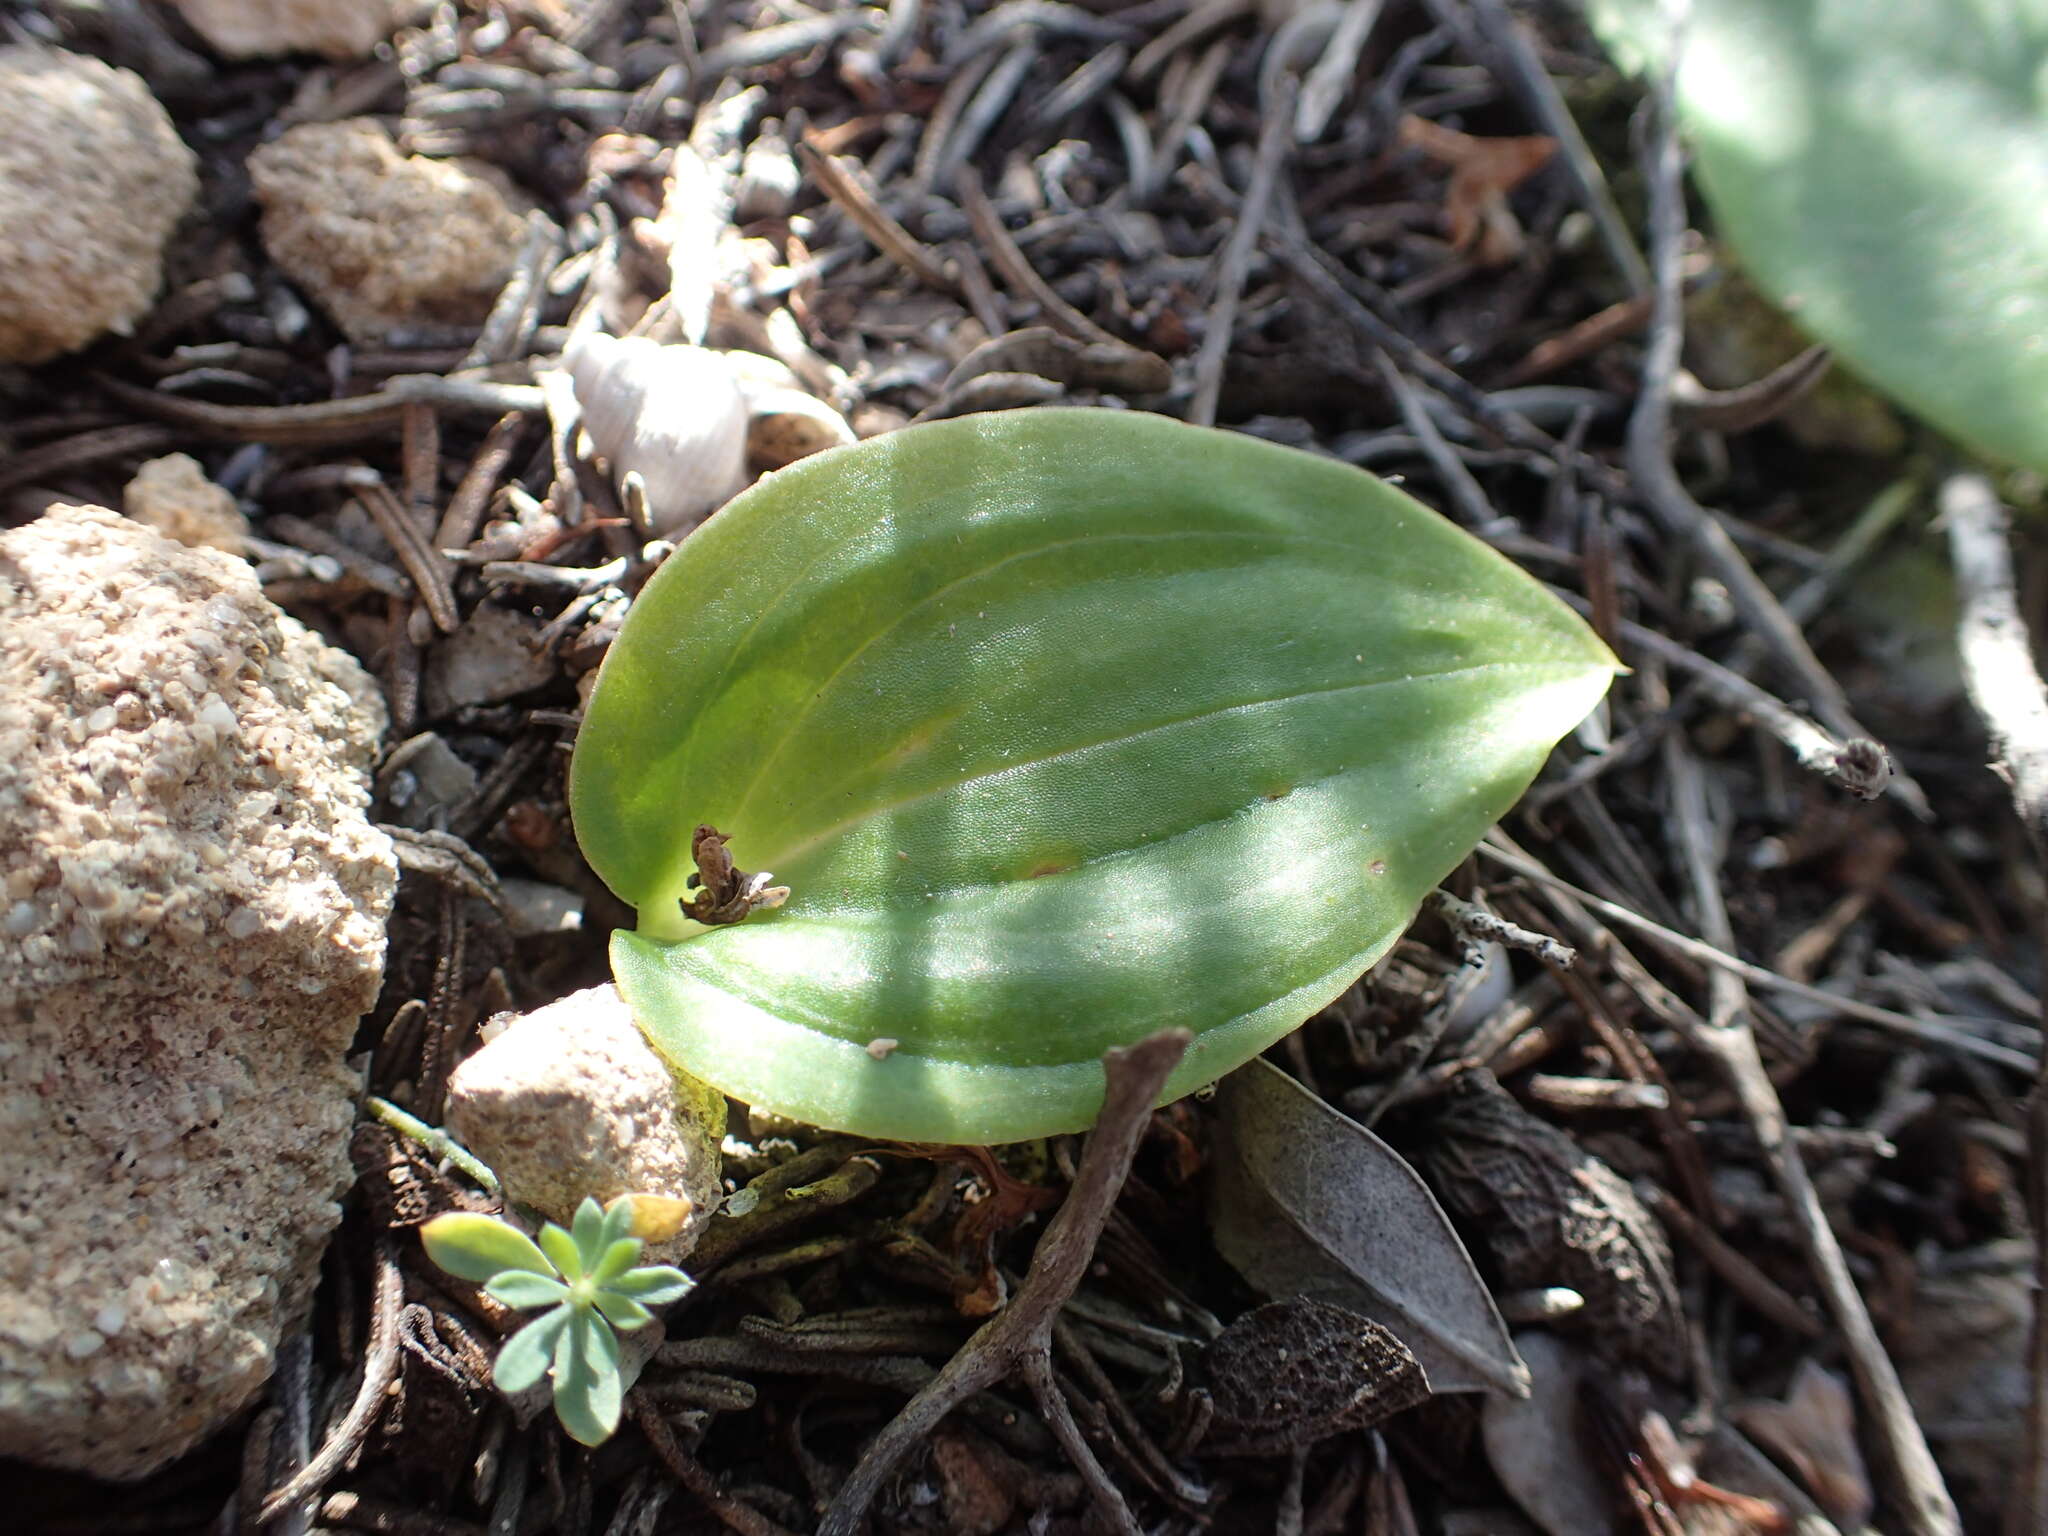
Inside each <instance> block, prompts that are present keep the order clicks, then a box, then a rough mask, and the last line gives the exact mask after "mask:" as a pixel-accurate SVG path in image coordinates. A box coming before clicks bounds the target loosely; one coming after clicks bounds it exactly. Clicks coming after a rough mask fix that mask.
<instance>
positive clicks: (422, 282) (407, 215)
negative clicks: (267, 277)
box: [249, 118, 526, 342]
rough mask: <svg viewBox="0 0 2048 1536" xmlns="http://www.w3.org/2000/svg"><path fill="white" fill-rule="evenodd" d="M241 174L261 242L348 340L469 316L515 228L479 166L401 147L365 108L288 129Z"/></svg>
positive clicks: (479, 305)
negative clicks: (259, 215) (255, 208)
mask: <svg viewBox="0 0 2048 1536" xmlns="http://www.w3.org/2000/svg"><path fill="white" fill-rule="evenodd" d="M249 179H250V182H251V184H252V185H253V186H254V188H255V191H256V199H257V201H258V202H259V203H261V204H262V205H263V221H262V231H263V243H264V245H265V247H266V248H267V249H268V250H269V252H270V254H271V256H272V257H273V258H274V259H275V260H276V262H277V264H278V265H279V266H280V267H282V268H283V269H284V271H285V272H286V274H287V275H289V276H290V278H291V279H292V281H293V282H295V283H297V284H298V285H299V286H300V287H301V288H303V289H304V290H305V291H306V292H307V293H308V294H310V295H311V296H312V297H313V299H314V300H315V301H317V302H318V303H319V305H320V307H321V308H323V309H325V310H326V311H327V313H328V314H329V315H330V316H332V317H333V319H334V322H335V324H337V325H339V326H340V327H341V328H342V330H343V331H345V332H346V333H347V334H348V337H349V339H350V340H351V341H356V342H375V341H381V340H383V339H385V338H386V337H388V336H389V335H390V334H391V333H392V332H393V331H397V330H403V329H405V328H406V327H409V326H462V325H474V324H478V323H480V322H481V321H482V320H483V318H484V316H485V315H486V314H487V313H489V311H490V307H491V301H492V300H493V299H495V298H496V297H497V296H498V290H499V289H500V288H502V287H503V286H504V283H505V279H506V277H507V276H508V275H509V273H510V272H511V269H512V264H513V262H514V260H515V259H516V258H517V256H518V253H519V247H520V241H521V239H522V238H523V236H524V234H525V229H526V226H525V224H524V222H523V221H522V219H521V218H520V215H519V214H518V213H517V212H516V211H514V209H513V208H512V206H511V204H510V203H509V202H507V201H506V198H505V194H504V192H503V191H502V190H501V189H500V187H499V185H498V183H497V182H495V181H494V180H492V179H491V178H490V177H489V176H487V175H483V174H480V170H479V168H476V167H470V166H465V165H463V164H462V163H460V162H457V161H452V160H429V159H427V158H425V157H424V156H421V155H413V156H411V157H409V158H408V157H407V156H404V155H401V154H400V153H399V152H398V146H397V145H395V144H394V143H392V141H391V135H390V134H388V133H386V132H385V131H384V129H383V128H382V127H381V126H379V125H378V124H377V123H375V122H373V121H371V120H370V119H368V118H351V119H349V120H347V121H345V122H339V123H307V124H304V125H303V126H301V127H298V128H294V129H292V130H290V131H289V132H288V133H285V134H284V135H283V136H281V137H280V138H278V139H276V140H274V141H273V142H271V143H269V144H265V145H264V146H262V147H261V148H260V149H258V150H257V151H256V152H255V153H254V154H252V155H250V157H249Z"/></svg>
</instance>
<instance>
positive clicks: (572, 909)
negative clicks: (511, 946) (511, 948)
mask: <svg viewBox="0 0 2048 1536" xmlns="http://www.w3.org/2000/svg"><path fill="white" fill-rule="evenodd" d="M498 894H499V895H501V896H502V897H504V899H505V928H506V931H508V932H509V933H510V934H511V935H512V937H513V938H515V939H533V938H539V937H540V936H541V935H542V934H547V933H574V932H576V931H577V930H578V929H579V928H581V927H582V926H583V898H582V897H581V896H579V895H577V894H576V893H575V892H574V891H571V890H567V889H565V888H564V887H562V886H559V885H549V884H548V883H547V882H545V881H543V880H521V879H519V878H518V877H516V876H507V877H505V878H503V879H501V880H499V881H498Z"/></svg>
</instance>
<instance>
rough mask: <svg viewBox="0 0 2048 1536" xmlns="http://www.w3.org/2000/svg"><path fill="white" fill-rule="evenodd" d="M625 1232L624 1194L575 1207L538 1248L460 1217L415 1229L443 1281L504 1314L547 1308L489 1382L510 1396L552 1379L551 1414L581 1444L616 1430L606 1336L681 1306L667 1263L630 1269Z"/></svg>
mask: <svg viewBox="0 0 2048 1536" xmlns="http://www.w3.org/2000/svg"><path fill="white" fill-rule="evenodd" d="M632 1225H633V1200H632V1197H631V1196H622V1197H621V1198H619V1199H617V1200H614V1201H613V1202H612V1203H611V1205H610V1206H609V1207H606V1208H601V1207H600V1206H599V1205H598V1203H597V1202H596V1201H595V1200H591V1199H586V1200H584V1202H583V1204H582V1205H580V1206H578V1207H577V1209H576V1215H575V1217H574V1219H573V1221H572V1222H571V1225H570V1230H568V1231H566V1232H565V1231H563V1230H562V1229H561V1228H560V1227H558V1226H556V1225H555V1224H554V1223H553V1222H549V1223H547V1225H545V1226H543V1227H542V1228H541V1229H540V1241H539V1242H538V1243H536V1242H534V1240H533V1239H531V1238H529V1237H528V1236H527V1235H526V1234H525V1233H524V1232H521V1231H520V1230H519V1229H518V1228H517V1227H515V1226H513V1225H512V1224H511V1223H509V1222H506V1221H501V1220H499V1219H498V1218H497V1217H494V1216H479V1215H475V1214H472V1213H468V1212H456V1213H451V1214H449V1215H445V1216H436V1217H435V1218H434V1219H433V1220H432V1221H430V1222H428V1223H426V1225H424V1226H423V1227H421V1228H420V1240H421V1241H422V1242H423V1243H425V1244H426V1249H427V1256H428V1257H429V1258H431V1259H432V1260H433V1261H434V1262H435V1263H436V1264H438V1265H440V1266H441V1268H443V1269H445V1270H447V1271H448V1273H449V1274H451V1275H456V1276H458V1277H460V1278H461V1279H464V1280H472V1281H475V1282H477V1283H478V1284H480V1285H482V1286H483V1288H484V1290H485V1291H486V1292H487V1293H489V1294H490V1295H491V1296H492V1297H494V1298H496V1299H497V1300H499V1301H501V1302H503V1303H504V1304H505V1305H506V1306H508V1307H517V1308H520V1309H521V1310H526V1309H528V1308H532V1307H546V1308H547V1309H548V1310H547V1311H545V1312H543V1313H542V1314H541V1315H540V1316H539V1317H537V1318H535V1319H534V1320H533V1321H532V1322H530V1323H528V1324H527V1325H526V1326H525V1327H524V1328H521V1329H520V1330H519V1331H518V1332H517V1333H515V1334H513V1335H512V1337H511V1338H509V1339H507V1340H506V1341H505V1342H504V1344H503V1345H501V1346H500V1347H499V1349H498V1360H497V1364H496V1365H495V1366H494V1367H493V1368H492V1371H491V1379H492V1380H493V1381H494V1382H496V1383H497V1385H498V1390H499V1391H501V1392H505V1393H508V1394H512V1395H516V1394H518V1393H521V1392H524V1391H526V1390H527V1388H529V1387H531V1386H533V1385H534V1384H535V1383H536V1382H538V1381H539V1380H540V1379H541V1378H542V1377H543V1376H546V1375H550V1374H552V1375H553V1377H554V1387H555V1417H556V1418H558V1419H560V1420H561V1421H562V1428H563V1429H565V1430H567V1431H568V1433H569V1437H570V1438H571V1439H573V1440H575V1441H577V1442H579V1443H580V1444H583V1445H596V1444H598V1443H599V1442H601V1441H603V1440H605V1439H608V1438H609V1437H610V1435H611V1433H612V1431H613V1430H615V1429H617V1428H618V1427H619V1406H620V1403H621V1401H622V1400H623V1398H624V1396H625V1387H624V1383H623V1382H622V1380H621V1378H620V1374H619V1341H618V1338H617V1337H616V1335H615V1334H614V1333H613V1330H614V1329H617V1330H619V1331H621V1332H626V1333H630V1332H632V1331H633V1330H634V1329H636V1328H644V1327H646V1326H647V1324H649V1323H651V1322H653V1321H654V1314H653V1313H652V1312H650V1311H648V1310H647V1309H648V1308H649V1307H651V1306H655V1307H658V1306H662V1305H665V1304H666V1303H668V1302H671V1301H676V1300H678V1299H680V1298H681V1297H682V1296H683V1294H684V1293H685V1292H687V1291H688V1290H689V1289H690V1286H691V1283H692V1282H691V1280H690V1277H689V1276H687V1275H685V1274H684V1273H683V1272H682V1271H681V1270H679V1269H675V1268H672V1267H671V1266H669V1265H666V1264H655V1265H649V1266H646V1267H644V1268H640V1269H635V1268H634V1267H633V1261H634V1260H635V1259H637V1258H638V1257H640V1247H641V1242H640V1239H639V1238H637V1237H634V1236H632V1235H631V1229H632Z"/></svg>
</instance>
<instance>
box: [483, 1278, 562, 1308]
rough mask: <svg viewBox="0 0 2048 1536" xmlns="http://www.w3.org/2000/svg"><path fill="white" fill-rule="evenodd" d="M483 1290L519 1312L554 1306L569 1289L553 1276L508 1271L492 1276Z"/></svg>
mask: <svg viewBox="0 0 2048 1536" xmlns="http://www.w3.org/2000/svg"><path fill="white" fill-rule="evenodd" d="M484 1289H485V1290H486V1291H487V1292H489V1293H490V1294H491V1295H492V1296H494V1297H495V1298H497V1299H498V1300H499V1301H502V1302H503V1303H505V1305H506V1306H508V1307H517V1308H519V1309H520V1310H521V1311H526V1310H528V1309H530V1308H533V1307H552V1306H555V1305H557V1304H558V1303H559V1302H560V1301H561V1300H562V1298H564V1297H565V1296H567V1295H568V1294H569V1287H567V1286H566V1285H564V1284H562V1282H561V1281H559V1280H557V1279H556V1278H555V1277H554V1276H553V1275H536V1274H534V1273H532V1272H531V1271H530V1270H524V1269H508V1270H506V1271H505V1272H504V1273H503V1274H500V1275H494V1276H492V1277H491V1283H490V1284H489V1285H487V1286H485V1287H484Z"/></svg>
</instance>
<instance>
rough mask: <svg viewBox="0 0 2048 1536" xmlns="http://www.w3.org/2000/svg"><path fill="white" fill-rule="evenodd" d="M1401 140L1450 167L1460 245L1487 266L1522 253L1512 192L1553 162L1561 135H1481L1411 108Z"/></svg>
mask: <svg viewBox="0 0 2048 1536" xmlns="http://www.w3.org/2000/svg"><path fill="white" fill-rule="evenodd" d="M1401 142H1402V143H1403V144H1404V145H1406V146H1408V147H1410V148H1413V149H1419V150H1421V151H1422V152H1423V153H1424V154H1425V155H1427V156H1429V158H1430V159H1432V160H1435V161H1437V162H1438V163H1439V164H1441V165H1445V166H1448V167H1450V172H1451V180H1450V185H1449V186H1447V187H1446V188H1445V189H1444V225H1445V228H1446V229H1447V230H1448V231H1449V233H1450V237H1451V244H1452V245H1453V246H1454V247H1455V248H1457V249H1458V250H1461V251H1464V250H1470V251H1472V253H1473V254H1474V256H1475V257H1476V258H1477V259H1478V261H1479V264H1480V265H1481V266H1484V267H1498V266H1503V265H1505V264H1506V263H1508V262H1510V261H1513V260H1514V259H1515V258H1516V257H1517V256H1519V255H1520V254H1521V252H1522V230H1521V226H1520V225H1518V224H1517V223H1516V222H1515V216H1514V215H1513V214H1512V213H1510V212H1509V211H1508V194H1509V193H1510V192H1512V191H1514V189H1515V188H1516V187H1519V186H1520V185H1521V184H1522V183H1523V182H1525V181H1527V180H1528V179H1529V178H1530V177H1531V176H1533V175H1535V174H1536V172H1538V171H1540V170H1541V169H1543V167H1544V166H1546V165H1548V164H1549V163H1550V158H1551V156H1553V155H1555V154H1556V153H1557V140H1555V139H1552V138H1546V137H1544V136H1543V135H1541V134H1531V135H1528V136H1526V137H1521V138H1504V139H1479V138H1474V137H1473V136H1472V135H1471V134H1468V133H1459V132H1458V131H1457V130H1456V129H1453V128H1446V127H1444V126H1443V124H1441V123H1433V122H1431V121H1430V120H1429V119H1428V118H1426V117H1416V116H1414V115H1413V114H1410V115H1409V116H1406V117H1404V118H1402V119H1401Z"/></svg>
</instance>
